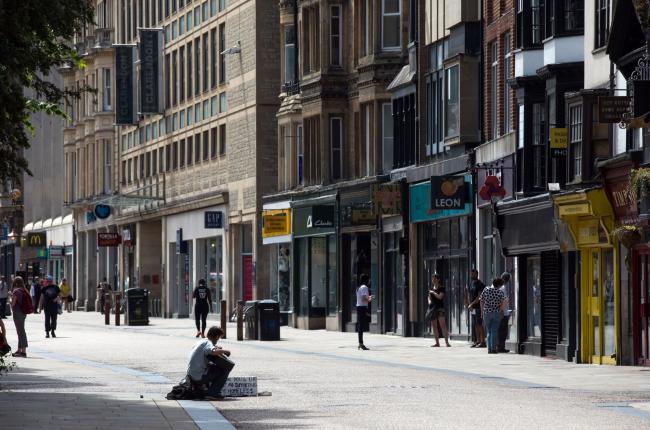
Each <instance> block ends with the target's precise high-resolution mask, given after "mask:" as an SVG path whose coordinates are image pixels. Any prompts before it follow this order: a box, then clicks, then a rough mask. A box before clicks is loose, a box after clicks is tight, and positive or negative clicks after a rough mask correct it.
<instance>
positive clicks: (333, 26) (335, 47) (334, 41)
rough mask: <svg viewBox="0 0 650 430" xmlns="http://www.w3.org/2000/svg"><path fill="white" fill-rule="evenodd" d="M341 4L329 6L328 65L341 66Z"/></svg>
mask: <svg viewBox="0 0 650 430" xmlns="http://www.w3.org/2000/svg"><path fill="white" fill-rule="evenodd" d="M341 23H342V17H341V6H339V5H336V6H330V65H332V66H336V67H341V65H342V58H341V57H342V54H341V47H342V45H341V41H342V39H343V37H342V34H341V32H342V29H343V27H342V25H341Z"/></svg>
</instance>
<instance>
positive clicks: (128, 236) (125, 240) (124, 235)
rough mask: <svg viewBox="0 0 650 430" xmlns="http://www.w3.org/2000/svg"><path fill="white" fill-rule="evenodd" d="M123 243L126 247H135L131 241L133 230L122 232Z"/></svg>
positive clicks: (126, 229) (127, 229)
mask: <svg viewBox="0 0 650 430" xmlns="http://www.w3.org/2000/svg"><path fill="white" fill-rule="evenodd" d="M122 243H123V244H124V245H125V246H131V245H133V240H132V239H131V229H129V228H125V229H123V230H122Z"/></svg>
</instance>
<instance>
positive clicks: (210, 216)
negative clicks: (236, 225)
mask: <svg viewBox="0 0 650 430" xmlns="http://www.w3.org/2000/svg"><path fill="white" fill-rule="evenodd" d="M203 228H223V212H221V211H206V212H204V213H203Z"/></svg>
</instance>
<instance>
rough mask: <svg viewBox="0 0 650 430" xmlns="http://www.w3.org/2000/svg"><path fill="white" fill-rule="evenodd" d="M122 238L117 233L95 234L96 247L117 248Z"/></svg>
mask: <svg viewBox="0 0 650 430" xmlns="http://www.w3.org/2000/svg"><path fill="white" fill-rule="evenodd" d="M120 243H122V237H121V236H120V235H119V234H118V233H97V246H102V247H103V246H111V247H113V246H118V245H119V244H120Z"/></svg>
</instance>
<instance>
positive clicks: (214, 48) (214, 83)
mask: <svg viewBox="0 0 650 430" xmlns="http://www.w3.org/2000/svg"><path fill="white" fill-rule="evenodd" d="M210 47H211V55H212V70H210V81H211V83H212V88H214V87H216V86H217V62H218V60H217V59H218V58H219V56H218V52H217V49H218V47H217V29H216V28H213V29H212V31H210Z"/></svg>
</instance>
